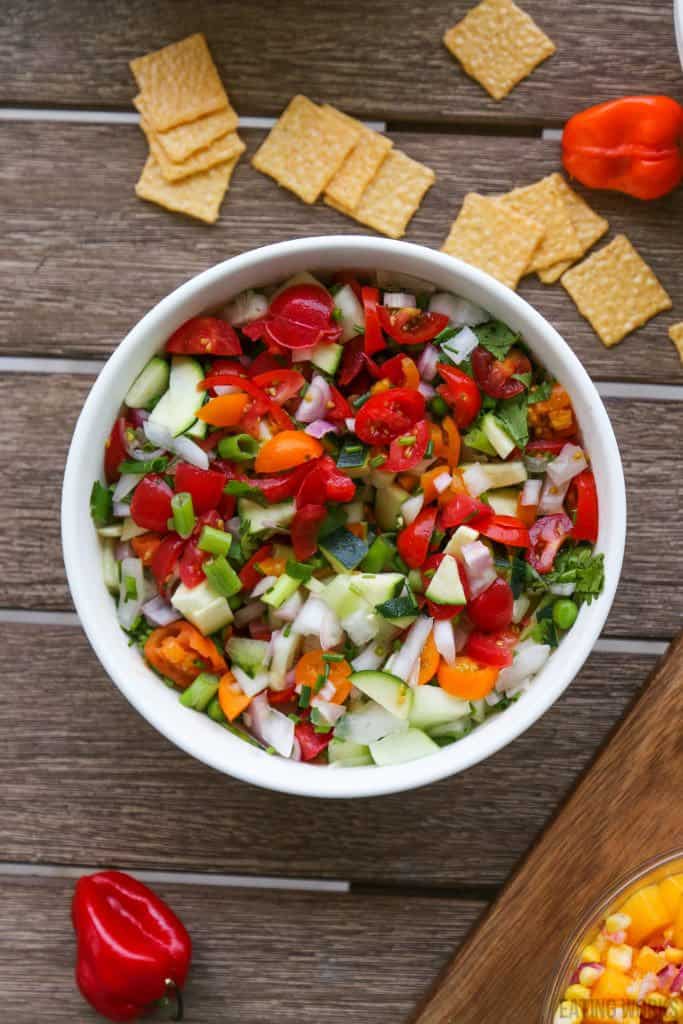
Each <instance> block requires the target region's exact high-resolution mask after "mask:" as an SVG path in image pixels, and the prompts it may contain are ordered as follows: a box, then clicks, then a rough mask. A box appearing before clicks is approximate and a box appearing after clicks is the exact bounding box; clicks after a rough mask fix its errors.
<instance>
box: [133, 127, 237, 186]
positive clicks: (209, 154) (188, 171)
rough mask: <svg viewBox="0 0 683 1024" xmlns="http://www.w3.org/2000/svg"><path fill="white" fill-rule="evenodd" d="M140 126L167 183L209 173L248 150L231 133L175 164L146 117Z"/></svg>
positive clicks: (235, 135) (234, 133)
mask: <svg viewBox="0 0 683 1024" xmlns="http://www.w3.org/2000/svg"><path fill="white" fill-rule="evenodd" d="M140 126H141V128H142V130H143V132H144V133H145V135H146V136H147V142H148V143H149V148H150V151H151V153H152V155H153V156H154V159H155V160H156V162H157V163H158V165H159V170H160V171H161V173H162V174H163V176H164V178H165V179H166V181H182V180H183V178H189V177H190V176H191V175H193V174H200V173H201V171H208V170H209V169H210V168H211V167H216V166H217V165H218V164H224V163H225V162H226V161H227V160H232V159H233V157H236V156H241V155H242V153H243V152H244V150H245V149H246V146H245V145H244V143H243V142H242V140H241V139H240V137H239V135H238V134H237V132H230V133H229V134H228V135H224V136H223V137H222V138H220V139H216V141H215V142H213V143H212V144H211V145H210V146H208V147H207V148H206V149H200V150H199V152H197V153H193V154H192V155H191V156H189V157H188V158H187V160H185V161H184V162H183V163H182V164H175V163H173V161H172V160H169V159H168V157H167V156H166V153H165V151H164V149H163V147H162V146H161V145H160V144H159V141H158V139H157V136H156V134H155V133H154V132H153V131H152V129H151V128H150V126H149V125H148V124H147V122H146V121H145V119H144V117H143V118H142V119H141V121H140Z"/></svg>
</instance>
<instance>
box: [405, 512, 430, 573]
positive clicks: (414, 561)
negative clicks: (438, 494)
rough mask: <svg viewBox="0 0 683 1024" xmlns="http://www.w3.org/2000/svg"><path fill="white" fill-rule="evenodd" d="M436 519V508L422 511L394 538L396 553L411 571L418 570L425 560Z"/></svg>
mask: <svg viewBox="0 0 683 1024" xmlns="http://www.w3.org/2000/svg"><path fill="white" fill-rule="evenodd" d="M436 517H437V509H436V508H426V509H424V510H423V511H422V512H420V514H419V515H418V516H417V518H416V519H414V520H413V521H412V523H411V524H410V526H406V528H405V529H404V530H401V532H400V533H399V535H398V537H397V538H396V547H397V548H398V553H399V555H400V556H401V558H402V559H403V561H404V562H405V563H406V565H408V566H409V567H410V568H411V569H419V568H420V566H421V565H423V564H424V563H425V562H426V560H427V555H428V553H429V542H430V540H431V539H432V534H433V533H434V527H435V526H436Z"/></svg>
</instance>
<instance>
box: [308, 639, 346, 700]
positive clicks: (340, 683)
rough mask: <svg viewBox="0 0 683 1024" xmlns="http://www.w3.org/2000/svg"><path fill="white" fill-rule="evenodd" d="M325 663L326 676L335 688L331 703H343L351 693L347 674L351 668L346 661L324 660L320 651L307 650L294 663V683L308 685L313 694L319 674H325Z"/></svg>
mask: <svg viewBox="0 0 683 1024" xmlns="http://www.w3.org/2000/svg"><path fill="white" fill-rule="evenodd" d="M326 664H329V666H330V671H329V675H328V677H327V678H328V679H329V681H330V682H331V683H332V684H333V686H334V688H335V693H334V697H333V698H332V703H333V704H343V703H344V701H345V700H346V698H347V697H348V695H349V694H350V693H351V683H350V682H349V676H350V675H351V672H352V669H351V666H350V665H349V663H348V661H330V662H325V661H324V659H323V652H322V651H309V652H308V654H304V655H303V656H302V657H301V658H299V660H298V661H297V663H296V668H295V669H294V678H295V681H296V685H297V686H309V687H310V688H311V692H312V693H314V694H315V686H316V683H317V682H318V679H319V678H320V676H322V675H324V674H325V667H326Z"/></svg>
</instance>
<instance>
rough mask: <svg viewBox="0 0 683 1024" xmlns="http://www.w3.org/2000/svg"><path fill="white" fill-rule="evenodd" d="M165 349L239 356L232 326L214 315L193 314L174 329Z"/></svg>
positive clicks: (240, 351)
mask: <svg viewBox="0 0 683 1024" xmlns="http://www.w3.org/2000/svg"><path fill="white" fill-rule="evenodd" d="M166 351H167V352H172V353H174V354H177V355H187V356H241V355H242V346H241V345H240V340H239V338H238V337H237V334H236V333H235V330H234V328H232V327H231V326H230V324H229V323H227V322H226V321H225V320H218V319H217V317H215V316H195V317H193V318H192V319H191V320H186V321H185V323H184V324H183V325H182V326H181V327H179V328H178V330H177V331H174V332H173V334H172V335H171V337H170V338H169V339H168V341H167V342H166Z"/></svg>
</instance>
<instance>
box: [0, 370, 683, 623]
mask: <svg viewBox="0 0 683 1024" xmlns="http://www.w3.org/2000/svg"><path fill="white" fill-rule="evenodd" d="M91 383H92V379H91V378H90V377H87V376H82V375H74V376H68V375H65V374H54V375H53V374H34V375H32V374H5V375H4V376H2V377H0V402H2V403H3V404H2V408H4V410H5V412H4V424H5V431H4V432H3V435H2V438H1V439H0V472H1V473H2V480H3V487H2V488H1V489H0V538H1V539H2V541H3V550H4V552H5V556H4V560H3V573H2V576H1V577H0V607H5V608H45V609H50V610H64V609H69V608H71V607H72V606H71V601H70V598H69V594H68V589H67V585H66V578H65V575H64V569H63V566H62V559H61V548H60V536H59V517H58V515H57V508H58V504H59V495H60V488H61V483H62V472H63V466H64V460H65V458H66V452H67V448H68V445H69V441H70V439H71V433H72V430H73V425H74V423H75V421H76V417H77V416H78V413H79V411H80V408H81V406H82V404H83V402H84V400H85V397H86V394H87V392H88V390H89V388H90V385H91ZM607 408H608V411H609V413H610V416H611V418H612V422H613V424H614V428H615V430H616V433H617V438H618V440H619V443H620V446H621V451H622V457H623V460H624V466H625V471H626V478H627V488H628V495H629V515H630V522H629V539H628V548H627V557H626V563H625V569H624V573H623V576H622V580H621V584H620V588H619V592H618V595H617V600H616V602H615V606H614V609H613V611H612V614H611V616H610V619H609V621H608V624H607V634H608V635H612V636H639V637H649V638H651V639H656V638H659V637H671V636H673V635H674V634H675V632H676V631H677V629H678V628H679V624H680V599H679V593H680V579H681V577H682V576H683V526H682V525H681V523H680V521H679V520H678V519H677V518H676V517H675V516H674V517H670V518H669V519H668V526H667V539H666V552H667V557H666V558H655V557H653V553H656V552H657V551H659V550H661V548H662V544H663V540H662V537H661V509H662V508H667V509H676V508H680V507H681V484H680V474H679V471H678V469H679V467H680V453H679V444H678V438H680V436H681V433H682V432H683V403H680V402H654V401H647V402H646V401H640V402H639V401H634V400H632V399H609V400H608V401H607ZM19 439H20V441H19ZM37 510H38V512H37ZM41 510H43V511H42V512H41Z"/></svg>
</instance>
